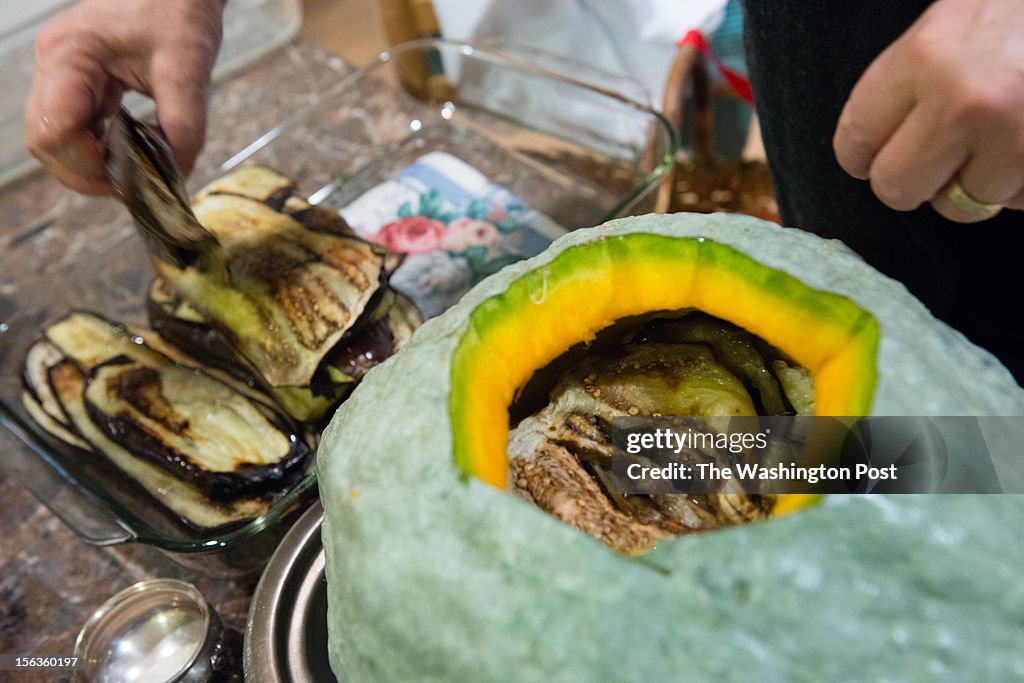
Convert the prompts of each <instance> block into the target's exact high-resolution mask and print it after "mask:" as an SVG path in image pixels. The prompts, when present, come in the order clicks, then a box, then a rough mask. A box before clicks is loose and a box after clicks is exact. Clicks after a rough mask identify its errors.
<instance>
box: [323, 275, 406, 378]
mask: <svg viewBox="0 0 1024 683" xmlns="http://www.w3.org/2000/svg"><path fill="white" fill-rule="evenodd" d="M385 297H386V299H385V300H384V301H382V302H381V304H380V306H379V307H378V311H379V312H378V313H377V314H376V315H374V316H373V317H372V318H371V319H370V320H369V321H368V322H367V324H366V325H365V326H364V327H363V328H362V329H360V330H359V333H358V334H356V335H354V336H353V338H352V341H351V342H350V343H348V344H345V345H343V346H341V347H340V348H339V349H338V350H336V351H335V352H334V353H333V354H332V355H331V356H330V358H328V360H327V370H328V372H329V373H331V377H332V378H336V379H337V378H341V377H348V378H351V379H352V380H357V381H358V380H361V379H362V378H363V375H365V374H366V373H367V372H369V371H370V369H371V368H373V367H374V366H376V365H378V364H380V363H381V362H382V361H384V360H386V359H387V358H390V357H391V356H393V355H394V354H395V353H397V352H398V351H399V349H401V348H402V347H403V346H404V345H405V344H406V342H408V341H409V339H410V338H411V337H412V333H413V332H415V331H416V328H417V327H419V326H420V325H422V324H423V314H421V313H420V311H419V309H418V308H416V304H414V303H413V301H412V299H410V298H409V297H407V296H405V295H404V294H402V293H401V292H397V291H395V290H393V289H390V288H389V289H388V290H387V291H386V292H385Z"/></svg>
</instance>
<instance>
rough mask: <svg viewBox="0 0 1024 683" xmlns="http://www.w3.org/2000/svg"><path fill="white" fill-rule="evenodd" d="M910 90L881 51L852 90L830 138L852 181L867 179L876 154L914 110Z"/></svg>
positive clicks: (890, 53)
mask: <svg viewBox="0 0 1024 683" xmlns="http://www.w3.org/2000/svg"><path fill="white" fill-rule="evenodd" d="M914 104H915V101H914V96H913V91H912V89H911V88H910V87H908V83H907V82H906V79H905V78H904V77H903V76H902V73H901V71H900V70H898V69H897V68H896V64H894V57H893V48H890V49H888V50H886V51H885V52H883V53H882V54H881V55H880V56H879V57H878V58H877V59H876V60H875V61H874V62H872V64H871V66H869V67H868V69H867V71H865V72H864V75H863V76H861V78H860V80H859V81H857V84H856V85H855V86H854V87H853V90H852V92H851V93H850V97H849V99H848V100H847V101H846V104H845V105H844V106H843V111H842V113H841V114H840V115H839V121H838V123H837V124H836V132H835V135H834V136H833V138H832V146H833V149H834V151H835V154H836V160H837V161H838V162H839V165H840V166H841V167H842V168H843V170H844V171H846V172H847V173H849V174H850V175H851V176H853V177H854V178H860V179H861V180H864V179H867V177H868V175H869V173H870V171H871V163H872V161H873V160H874V158H875V155H876V154H877V153H878V151H879V150H880V149H882V147H883V146H884V145H885V143H886V141H887V140H888V139H889V138H890V137H891V136H892V135H893V133H895V132H896V130H897V129H898V128H899V126H900V124H901V123H902V122H903V119H905V118H906V117H907V115H908V114H909V113H910V112H911V110H912V109H913V108H914Z"/></svg>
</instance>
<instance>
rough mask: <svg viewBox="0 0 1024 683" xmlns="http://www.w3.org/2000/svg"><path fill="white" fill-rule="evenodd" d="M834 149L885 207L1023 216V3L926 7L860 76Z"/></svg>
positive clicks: (964, 217)
mask: <svg viewBox="0 0 1024 683" xmlns="http://www.w3.org/2000/svg"><path fill="white" fill-rule="evenodd" d="M833 144H834V147H835V152H836V158H837V160H838V161H839V164H840V165H841V166H842V167H843V169H844V170H846V172H847V173H849V174H850V175H852V176H854V177H856V178H861V179H867V180H870V182H871V188H872V190H873V191H874V193H875V194H876V195H877V196H878V198H879V199H881V200H882V201H883V202H884V203H885V204H887V205H889V206H890V207H892V208H894V209H898V210H904V211H906V210H911V209H915V208H917V207H918V206H920V205H921V204H922V203H924V202H926V201H931V203H932V206H933V207H934V208H935V209H936V210H937V211H938V212H939V213H941V214H943V215H944V216H946V217H947V218H949V219H951V220H954V221H959V222H974V221H977V220H982V219H984V218H987V217H989V216H991V215H992V213H993V212H994V211H996V210H997V209H995V208H993V209H992V210H990V211H984V210H983V209H980V208H979V207H978V205H981V204H988V205H999V206H1005V207H1009V208H1016V209H1024V0H938V2H935V3H934V4H933V5H932V6H931V7H930V8H929V9H928V11H926V12H925V13H924V14H923V15H922V16H921V17H920V18H919V19H918V20H917V21H916V22H915V23H914V24H913V25H912V26H911V27H910V28H909V29H908V30H907V31H906V33H904V34H903V35H902V36H901V37H900V38H899V39H898V40H896V41H895V42H894V43H893V44H892V45H890V46H889V48H888V49H886V50H885V51H884V52H883V53H882V54H881V55H879V57H878V58H877V59H876V60H875V61H874V62H873V63H872V64H871V66H870V67H868V69H867V71H865V72H864V75H863V76H862V77H861V79H860V81H859V82H858V83H857V85H856V86H855V87H854V89H853V92H852V93H851V94H850V99H849V100H848V101H847V103H846V106H845V108H844V109H843V113H842V115H841V116H840V118H839V123H838V125H837V127H836V134H835V138H834V140H833ZM956 183H959V187H956ZM958 193H959V194H958ZM972 200H973V202H974V204H975V206H974V207H973V208H974V209H976V210H975V211H971V210H970V209H971V208H972V207H971V202H972Z"/></svg>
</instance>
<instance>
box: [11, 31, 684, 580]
mask: <svg viewBox="0 0 1024 683" xmlns="http://www.w3.org/2000/svg"><path fill="white" fill-rule="evenodd" d="M581 69H582V67H581ZM675 152H676V141H675V135H674V133H673V131H672V130H671V128H670V126H669V125H668V124H667V123H666V122H665V121H664V119H663V118H662V117H661V116H660V115H659V114H658V113H656V112H655V111H653V110H652V109H650V108H649V107H647V106H646V105H643V104H640V103H638V102H636V101H634V100H631V99H629V98H628V97H626V96H623V95H621V94H618V93H617V92H613V91H610V90H604V89H601V88H599V87H596V86H592V85H589V84H588V83H586V82H584V81H581V80H578V79H577V78H576V77H574V76H570V75H564V74H557V73H554V72H551V71H548V70H546V69H544V68H541V67H539V66H537V65H536V64H535V63H532V62H530V61H524V60H523V59H522V58H519V57H513V56H510V55H508V54H505V53H503V52H501V51H499V50H497V49H491V48H486V47H479V46H473V45H469V44H465V43H455V42H447V41H443V40H423V41H417V42H414V43H407V44H403V45H401V46H399V47H396V48H395V49H393V50H391V51H390V52H387V53H384V54H382V55H381V56H380V58H379V60H378V61H377V62H375V63H373V64H371V65H370V66H367V67H365V68H362V69H359V70H357V71H354V72H351V73H350V74H348V75H344V76H342V77H341V78H340V80H338V81H337V82H336V83H334V84H333V85H332V86H331V87H329V88H328V89H327V90H325V91H323V92H322V94H321V95H320V96H319V97H318V98H317V100H316V102H315V103H314V104H312V105H310V106H306V107H304V108H301V109H299V110H297V111H295V112H294V113H293V114H292V115H290V116H288V117H286V118H285V120H283V121H281V122H280V124H279V125H277V126H275V127H274V128H272V129H271V130H268V131H267V132H265V133H264V134H263V135H261V136H259V137H258V138H257V139H256V140H254V141H252V142H251V143H250V144H249V145H248V146H246V147H244V149H236V150H226V151H225V150H221V149H219V148H218V145H217V144H216V141H213V140H211V144H209V145H208V148H207V152H206V153H205V155H206V158H205V159H204V160H202V161H203V163H201V164H200V170H199V171H198V172H197V174H196V175H195V177H193V178H192V179H191V181H190V183H189V186H190V190H193V191H194V190H196V189H198V188H199V187H200V186H201V185H203V184H205V183H206V182H208V181H210V180H212V179H214V178H216V177H218V176H220V175H223V174H224V173H226V172H228V171H230V170H232V169H234V168H236V167H239V166H242V165H246V164H265V165H269V166H271V167H273V168H275V169H276V170H278V171H279V172H281V173H283V174H285V175H287V176H289V177H291V178H293V179H294V180H295V181H296V182H297V183H298V185H299V188H300V191H301V192H302V193H303V194H304V195H306V196H309V197H310V199H311V201H312V202H313V203H317V204H320V205H322V206H328V207H333V208H337V209H342V208H344V207H347V206H349V205H350V204H351V203H352V202H353V201H354V200H356V199H358V198H360V197H361V196H363V195H364V194H365V193H366V192H367V191H368V190H370V189H373V188H375V187H378V186H380V185H381V184H382V183H387V182H389V180H391V179H393V178H395V177H396V176H397V175H399V174H401V173H402V171H403V169H407V168H409V167H410V164H415V163H416V160H417V159H422V158H423V157H424V155H429V154H431V153H443V154H446V155H450V156H453V157H456V158H457V159H458V160H460V161H461V162H464V163H465V164H466V165H467V166H468V167H471V168H472V169H474V170H475V171H476V172H478V174H479V175H480V176H481V177H482V178H485V179H486V181H487V182H488V183H490V184H491V185H490V186H497V187H501V188H504V191H507V193H510V194H509V196H513V197H515V198H516V199H517V201H519V202H521V203H522V204H525V205H526V206H528V207H529V211H530V215H531V216H533V217H534V218H536V219H538V220H534V221H533V223H532V224H533V225H535V226H536V225H541V226H543V228H538V229H539V230H541V232H543V233H544V236H545V239H551V238H553V237H555V236H557V234H558V233H559V232H560V231H562V230H571V229H575V228H578V227H584V226H590V225H595V224H598V223H601V222H603V221H605V220H608V219H611V218H614V217H616V216H622V215H628V214H631V213H641V212H645V211H649V210H651V208H652V207H653V204H654V200H655V197H654V194H655V192H656V189H657V186H658V183H659V181H660V179H661V177H662V176H663V175H664V173H665V172H666V170H667V169H668V168H669V165H670V164H671V162H672V160H673V158H674V155H675ZM211 155H213V156H214V157H215V158H211ZM90 206H92V205H90ZM98 206H99V208H97V209H96V210H95V211H93V212H92V213H88V214H86V213H85V212H83V213H80V214H79V215H77V216H75V219H74V220H67V216H66V215H65V214H66V213H67V212H64V214H61V215H60V216H58V217H57V218H55V219H54V220H53V221H51V222H50V223H47V224H46V230H47V231H48V234H50V237H49V238H48V239H49V241H50V242H51V243H52V240H54V239H55V237H54V235H56V239H58V242H57V243H58V244H66V243H68V242H71V241H74V240H76V239H78V240H80V241H82V240H85V241H87V242H88V244H86V245H84V246H83V248H82V250H81V251H79V252H77V253H78V254H79V256H77V257H76V258H75V259H74V260H71V259H69V258H67V257H63V261H62V260H61V259H62V257H61V256H60V255H59V254H57V253H55V249H54V248H53V247H50V248H49V252H47V251H46V250H47V247H46V245H45V244H41V243H40V242H39V241H38V240H36V239H33V238H31V236H30V237H28V238H26V239H19V240H17V241H14V242H12V243H11V248H10V249H8V250H7V251H5V252H4V253H3V254H2V255H0V269H3V268H6V267H7V266H6V265H5V264H13V263H15V262H18V261H23V260H25V259H36V260H40V259H52V261H50V262H49V263H50V265H49V266H48V267H47V268H40V269H38V271H37V273H36V274H35V275H33V276H26V277H24V278H22V279H21V281H19V282H11V283H4V286H3V288H2V289H0V422H3V424H4V425H5V426H6V427H8V429H9V430H10V431H11V432H12V433H13V434H14V435H15V436H17V438H18V439H19V440H20V441H21V442H22V444H23V445H24V447H21V446H18V447H16V448H12V449H9V450H10V451H11V452H8V453H6V454H4V458H5V466H6V469H8V470H9V471H12V472H13V473H14V474H15V476H17V477H18V478H19V479H20V480H21V481H23V482H24V483H25V485H26V486H27V487H28V488H29V489H30V490H32V491H33V493H34V494H35V495H36V496H37V497H38V498H40V500H42V501H43V502H44V503H45V504H46V505H47V506H48V507H49V508H50V509H51V510H53V511H54V512H55V513H56V514H57V515H58V516H60V517H61V518H62V519H63V520H64V521H65V522H66V523H67V524H68V525H69V526H71V527H72V528H73V529H74V530H75V531H76V533H78V535H79V536H80V537H81V538H82V539H84V540H85V541H87V542H89V543H92V544H96V545H112V544H118V543H126V542H138V543H145V544H149V545H152V546H155V547H157V548H160V549H162V550H165V551H168V552H169V553H170V554H171V555H172V557H173V558H174V559H175V560H177V561H178V562H181V563H184V564H187V565H189V566H192V567H194V568H196V569H197V570H200V571H203V572H205V573H208V574H216V575H231V574H239V573H243V572H246V571H249V570H253V569H255V568H258V567H259V566H261V565H262V564H263V563H264V562H265V561H266V559H267V558H268V557H269V555H270V553H271V551H272V550H273V547H274V545H275V544H276V542H277V540H278V539H279V538H280V535H281V534H282V533H283V532H284V531H285V530H286V529H287V522H288V521H289V520H291V519H292V518H293V516H294V514H295V513H298V512H299V511H301V510H302V509H304V508H305V507H306V506H307V504H308V502H309V501H310V500H311V499H312V498H313V497H314V496H315V492H316V483H315V477H314V474H313V468H312V462H310V464H309V467H308V470H307V471H306V474H305V476H304V477H303V478H302V479H301V481H299V483H298V484H297V485H295V486H294V487H293V488H291V489H290V490H289V491H288V492H287V493H286V494H284V495H283V496H282V497H281V498H279V499H278V500H277V501H276V502H275V503H274V504H273V505H272V507H271V508H270V509H269V511H268V512H267V513H266V514H264V515H263V516H261V517H258V518H256V519H253V520H251V521H249V522H247V523H243V524H241V525H239V526H237V527H236V528H232V529H230V530H228V531H223V530H221V531H216V532H202V531H197V530H196V529H194V528H192V527H189V526H186V525H185V524H184V523H182V522H181V521H180V520H177V519H176V518H175V517H174V516H173V515H170V514H168V513H167V511H166V510H165V509H164V508H163V506H161V505H159V504H157V503H156V502H155V501H154V500H153V499H152V498H150V497H149V496H148V495H146V494H145V493H144V492H141V491H139V490H136V489H135V488H133V487H131V486H125V485H121V484H120V483H119V482H120V479H123V477H120V479H119V473H118V472H117V471H116V470H113V469H112V468H110V467H106V466H104V463H100V464H97V463H83V462H81V459H80V458H77V459H76V458H74V457H71V456H69V454H68V452H67V451H66V450H64V449H62V448H60V447H59V446H57V445H56V444H55V443H54V442H53V441H52V440H51V439H49V438H47V436H45V435H44V434H42V433H41V431H40V430H39V429H37V428H36V427H35V425H34V423H32V422H31V420H29V419H28V418H27V416H26V414H25V412H24V410H23V409H22V407H21V403H20V399H19V396H20V392H21V389H22V385H21V379H20V375H21V363H22V360H23V358H24V354H25V350H26V349H27V347H28V345H29V344H30V343H31V342H32V341H34V340H35V339H36V338H37V337H38V336H39V334H40V330H41V329H42V327H43V326H44V325H45V324H47V323H48V322H51V321H53V320H55V319H57V318H59V317H61V316H62V315H64V314H65V313H66V312H67V311H69V310H71V309H76V308H78V309H83V308H84V309H90V310H95V311H97V312H99V313H101V314H103V315H105V316H106V317H108V318H109V319H112V320H117V321H122V322H125V323H127V324H129V325H144V324H145V322H146V320H145V313H144V301H143V298H144V296H143V294H142V293H143V292H145V290H146V286H147V284H148V282H149V280H150V278H151V270H150V266H149V264H148V262H147V261H146V257H145V254H144V252H143V248H142V245H141V240H140V239H139V238H138V236H137V234H136V233H135V230H134V228H133V227H132V226H131V224H130V219H129V218H128V216H127V212H125V211H124V209H123V208H121V207H120V206H117V205H114V204H113V203H110V202H108V203H104V204H101V205H98ZM539 219H543V220H539ZM76 222H77V226H79V227H76ZM85 222H88V224H89V225H93V224H95V225H96V226H97V227H96V229H93V230H88V231H86V230H85V229H84V228H82V227H80V226H82V225H83V224H84V223H85ZM76 231H81V234H78V232H76ZM62 232H63V233H64V234H63V235H61V234H60V233H62ZM72 233H74V234H72ZM60 240H65V241H64V242H62V241H60ZM54 269H59V270H56V271H55V270H54ZM0 272H2V271H0ZM8 272H10V271H8ZM58 283H59V286H55V285H58ZM311 460H312V459H311ZM112 482H118V483H117V484H116V485H112Z"/></svg>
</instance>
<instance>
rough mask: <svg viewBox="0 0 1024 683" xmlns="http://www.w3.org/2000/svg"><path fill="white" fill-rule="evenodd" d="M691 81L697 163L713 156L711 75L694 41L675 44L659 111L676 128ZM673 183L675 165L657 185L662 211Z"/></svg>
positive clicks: (709, 159) (657, 209) (656, 209)
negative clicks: (674, 53)
mask: <svg viewBox="0 0 1024 683" xmlns="http://www.w3.org/2000/svg"><path fill="white" fill-rule="evenodd" d="M690 83H692V84H693V85H692V88H693V90H692V93H691V94H692V98H693V110H692V113H693V125H692V130H693V160H694V162H695V163H697V164H699V165H702V166H703V165H710V164H711V163H713V162H714V160H715V151H714V119H715V116H714V111H713V110H712V104H711V99H712V98H711V78H710V76H709V75H708V67H707V61H706V60H705V58H704V55H703V54H702V53H701V52H700V50H698V49H697V48H696V47H695V46H694V45H692V44H690V43H684V44H682V45H680V46H679V47H677V48H676V56H675V58H674V59H673V60H672V65H671V67H669V70H668V78H667V79H666V83H665V93H664V96H663V97H662V105H661V112H662V114H663V115H664V116H665V118H666V119H667V120H668V122H669V123H670V124H671V125H672V126H673V128H674V129H675V130H676V131H678V130H679V129H680V128H681V126H682V124H683V111H684V110H685V108H686V90H687V86H688V84H690ZM674 186H675V166H674V165H673V167H672V168H671V169H669V171H668V172H667V173H666V174H665V177H664V178H663V179H662V181H661V186H660V187H659V188H658V201H657V204H656V205H655V211H657V212H658V213H665V212H666V211H668V209H669V206H670V205H671V200H672V191H673V187H674Z"/></svg>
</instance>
